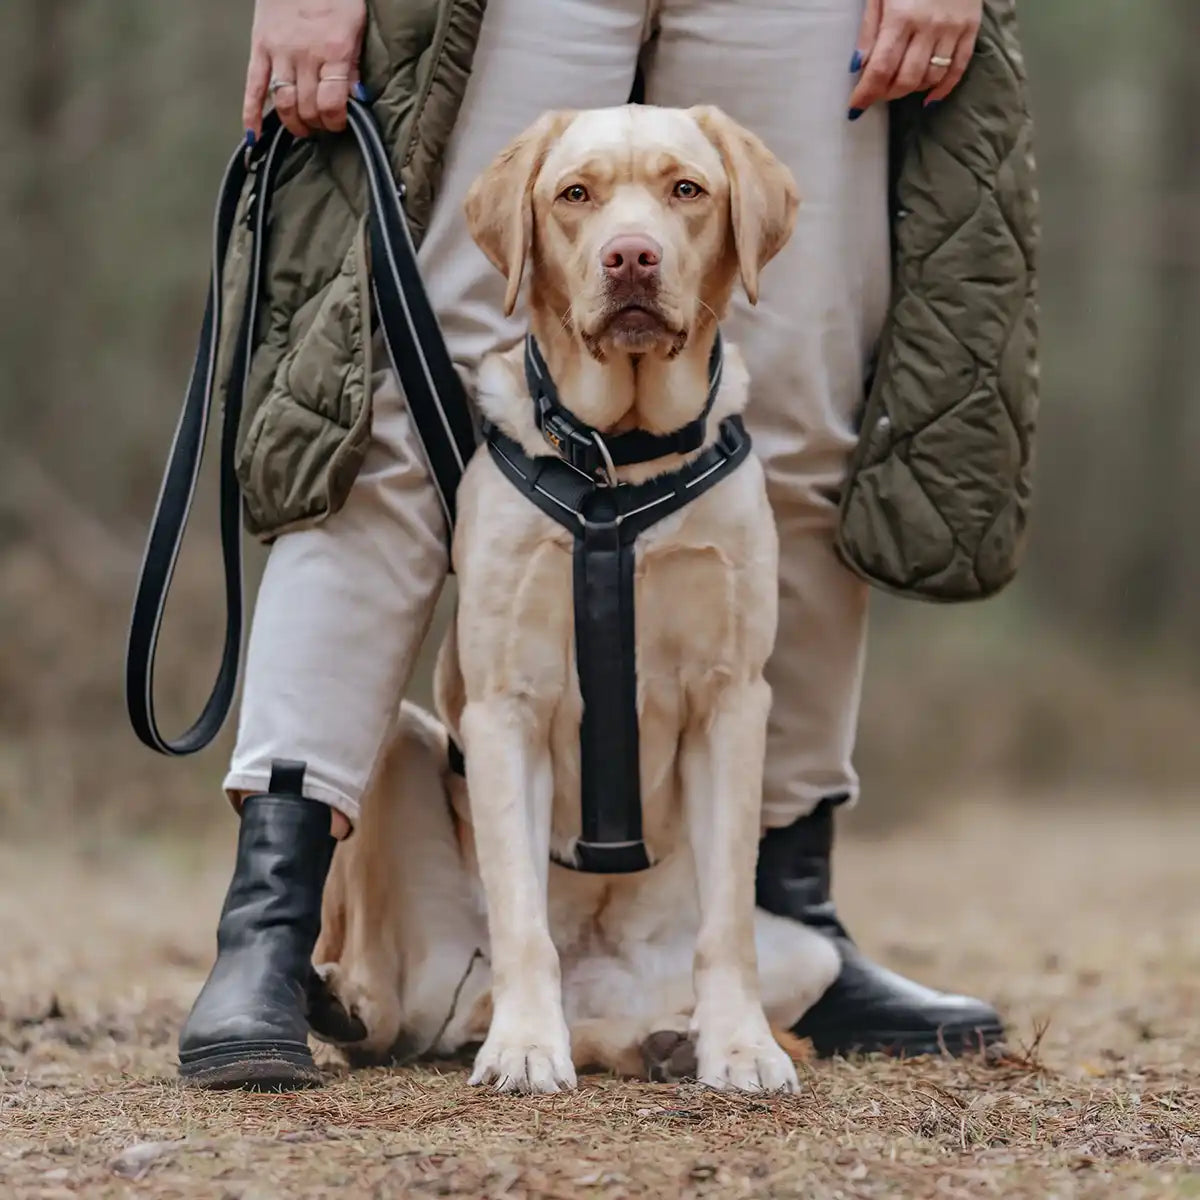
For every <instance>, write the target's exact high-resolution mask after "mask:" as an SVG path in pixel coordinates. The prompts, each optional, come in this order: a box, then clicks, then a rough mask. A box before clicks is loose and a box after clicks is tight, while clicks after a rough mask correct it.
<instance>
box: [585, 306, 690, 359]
mask: <svg viewBox="0 0 1200 1200" xmlns="http://www.w3.org/2000/svg"><path fill="white" fill-rule="evenodd" d="M584 340H585V342H586V343H587V345H588V349H589V350H590V351H591V353H592V354H593V355H595V356H596V357H599V358H603V350H604V349H606V348H607V349H614V350H623V351H625V352H626V353H629V354H642V353H646V352H647V351H650V350H654V349H665V350H666V352H667V353H668V354H669V355H671V356H672V357H673V356H674V355H676V354H678V353H679V351H680V350H682V349H683V346H684V344H685V343H686V342H687V331H686V330H683V329H677V328H676V327H675V326H674V325H673V323H672V322H671V321H670V319H669V318H668V317H667V315H666V313H664V312H663V311H662V310H661V309H660V308H658V307H657V306H655V305H652V304H647V303H642V302H639V301H634V302H633V303H629V304H621V305H619V306H614V307H612V308H610V309H609V311H608V312H607V313H606V314H605V316H604V318H603V320H602V321H601V322H600V323H599V325H598V326H597V328H596V330H595V332H594V333H592V334H590V335H589V336H586V337H585V338H584Z"/></svg>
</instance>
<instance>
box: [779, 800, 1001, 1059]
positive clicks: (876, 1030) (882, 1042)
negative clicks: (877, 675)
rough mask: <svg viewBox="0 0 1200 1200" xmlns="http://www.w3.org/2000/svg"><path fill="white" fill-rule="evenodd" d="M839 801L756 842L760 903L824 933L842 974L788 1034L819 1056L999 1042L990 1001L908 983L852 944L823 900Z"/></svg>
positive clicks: (956, 1049)
mask: <svg viewBox="0 0 1200 1200" xmlns="http://www.w3.org/2000/svg"><path fill="white" fill-rule="evenodd" d="M840 802H841V797H835V798H833V799H830V800H823V801H822V802H821V803H820V804H819V805H818V806H817V808H816V810H815V811H814V812H813V813H811V814H810V815H809V816H807V817H801V818H800V819H799V820H798V821H795V822H793V823H792V824H791V825H788V826H786V827H785V828H783V829H769V830H768V831H767V832H766V834H765V835H764V836H763V839H762V841H761V842H760V843H759V849H758V881H757V882H758V886H757V899H758V904H759V907H760V908H765V909H766V910H767V911H768V912H772V913H775V914H777V915H778V916H781V917H791V918H793V919H794V920H797V921H803V922H804V924H805V925H809V926H811V927H812V928H813V929H817V930H819V931H820V932H822V933H824V934H825V935H826V936H827V937H829V938H830V939H831V940H832V941H833V943H834V945H835V946H837V949H838V953H839V954H840V955H841V958H842V971H841V974H840V975H839V976H838V977H837V979H835V980H834V982H833V983H832V984H831V985H830V987H829V990H828V991H827V992H826V993H825V994H824V995H823V996H822V997H821V998H820V1000H818V1001H817V1002H816V1004H814V1005H813V1006H812V1008H810V1009H809V1010H808V1012H806V1013H805V1014H804V1016H803V1017H802V1018H801V1019H800V1022H799V1024H797V1025H796V1026H795V1027H794V1029H793V1031H792V1032H793V1033H795V1034H796V1035H797V1036H798V1037H805V1038H810V1039H811V1040H812V1043H813V1045H814V1047H815V1048H816V1051H817V1053H818V1054H822V1055H826V1056H828V1055H834V1054H851V1053H854V1052H863V1053H870V1052H878V1051H882V1052H884V1053H889V1054H903V1055H915V1054H940V1053H942V1052H949V1053H951V1054H963V1053H966V1052H968V1051H970V1050H980V1049H982V1048H983V1047H985V1046H987V1045H990V1044H992V1043H994V1042H998V1041H1000V1040H1002V1039H1003V1037H1004V1026H1003V1025H1002V1024H1001V1021H1000V1016H999V1014H998V1013H997V1012H996V1010H995V1009H994V1008H992V1007H991V1006H990V1005H988V1004H985V1003H984V1002H983V1001H982V1000H973V999H971V998H970V997H969V996H953V995H949V994H947V993H945V992H938V991H934V990H933V989H932V988H927V987H924V986H922V985H921V984H919V983H913V982H912V980H910V979H905V978H904V977H903V976H902V975H897V974H896V973H895V972H894V971H889V970H887V969H886V968H885V967H881V966H879V965H877V964H876V963H873V962H871V960H870V959H869V958H867V957H866V956H865V955H864V954H863V953H862V952H861V951H860V950H859V949H858V947H857V946H856V945H855V944H854V942H853V940H852V939H851V937H850V935H849V934H848V933H847V932H846V929H845V927H844V926H843V925H842V923H841V921H840V920H839V919H838V915H837V911H836V910H835V908H834V906H833V900H832V899H831V898H830V855H831V852H832V850H833V810H834V809H835V808H836V807H837V806H838V804H839V803H840Z"/></svg>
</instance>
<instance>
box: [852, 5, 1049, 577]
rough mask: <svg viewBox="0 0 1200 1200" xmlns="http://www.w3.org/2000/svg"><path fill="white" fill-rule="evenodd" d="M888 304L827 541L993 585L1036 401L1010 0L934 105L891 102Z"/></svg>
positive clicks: (861, 567) (1024, 134) (1024, 501)
mask: <svg viewBox="0 0 1200 1200" xmlns="http://www.w3.org/2000/svg"><path fill="white" fill-rule="evenodd" d="M892 127H893V162H892V166H893V205H894V212H893V228H894V238H893V248H894V285H893V288H894V290H893V296H892V306H891V312H890V316H889V319H888V323H887V327H886V329H885V332H884V337H883V340H882V343H881V345H880V349H879V355H878V359H877V367H876V372H875V376H874V380H873V383H872V385H871V387H870V390H869V395H868V398H867V403H866V407H865V410H864V413H863V420H862V426H861V431H860V440H859V444H858V447H857V450H856V453H855V455H854V456H853V460H852V463H851V469H850V473H849V477H848V480H847V484H846V488H845V491H844V493H843V497H842V507H841V528H840V531H839V543H838V548H839V551H840V553H841V555H842V557H843V559H844V560H845V561H846V562H847V563H848V565H850V566H851V568H852V569H854V570H855V571H857V572H858V573H859V574H861V575H863V576H864V577H865V578H866V579H868V580H869V581H870V582H872V583H874V584H876V585H877V586H880V587H883V588H885V589H887V590H889V591H895V592H898V593H902V594H905V595H909V596H914V597H918V598H922V599H930V600H943V601H950V600H965V599H976V598H980V597H984V596H988V595H990V594H992V593H994V592H996V591H998V590H999V589H1000V588H1001V587H1003V586H1004V585H1005V584H1006V583H1007V582H1008V581H1009V580H1010V579H1011V578H1012V577H1013V575H1014V574H1015V572H1016V569H1017V566H1018V563H1019V561H1020V557H1021V552H1022V548H1023V545H1024V540H1025V527H1026V522H1027V519H1028V515H1029V506H1030V494H1031V474H1032V467H1033V443H1034V427H1035V419H1036V413H1037V403H1038V377H1037V362H1036V346H1037V291H1036V270H1035V259H1036V248H1037V240H1038V218H1037V190H1036V180H1035V169H1034V160H1033V146H1032V136H1033V122H1032V118H1031V115H1030V112H1029V106H1028V97H1027V90H1026V76H1025V70H1024V65H1023V62H1022V59H1021V53H1020V48H1019V45H1018V42H1017V35H1016V14H1015V5H1014V3H1013V0H988V3H987V4H986V6H985V10H984V23H983V27H982V30H981V33H980V38H979V42H978V47H977V50H976V53H975V56H974V60H973V61H972V64H971V66H970V68H969V70H968V71H967V74H966V75H965V77H964V79H963V81H962V83H961V84H960V85H959V87H958V88H957V89H956V90H955V91H954V93H952V95H951V96H950V98H949V99H948V100H947V101H946V102H945V103H944V104H942V105H941V106H939V107H938V108H937V109H936V110H935V111H933V112H930V111H927V110H924V109H923V108H922V105H921V100H920V98H919V97H916V98H910V99H909V100H906V101H901V102H900V103H898V104H896V105H894V106H893V112H892Z"/></svg>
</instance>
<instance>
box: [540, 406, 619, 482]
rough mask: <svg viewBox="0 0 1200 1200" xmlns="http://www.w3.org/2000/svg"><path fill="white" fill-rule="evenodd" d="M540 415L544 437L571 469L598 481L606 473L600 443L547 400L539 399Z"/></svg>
mask: <svg viewBox="0 0 1200 1200" xmlns="http://www.w3.org/2000/svg"><path fill="white" fill-rule="evenodd" d="M538 415H539V416H540V418H541V419H540V420H539V421H538V424H539V425H540V426H541V430H542V437H544V438H545V439H546V441H547V442H548V443H549V444H550V447H551V449H553V451H554V453H555V454H557V455H558V457H559V458H561V459H562V460H563V462H565V463H566V464H567V465H568V466H571V467H574V468H575V470H577V471H580V472H581V473H582V474H584V475H587V476H588V477H589V478H595V477H596V476H597V475H599V474H601V473H602V471H603V469H604V465H605V464H604V462H603V460H602V457H601V453H600V451H599V450H598V449H597V446H596V443H595V442H594V441H593V440H592V438H591V437H589V436H588V435H587V434H586V433H584V432H583V430H581V429H580V428H579V427H578V426H577V425H576V424H575V423H574V422H573V421H572V420H571V419H570V418H569V417H567V416H566V415H565V414H564V413H562V412H560V411H557V410H555V409H554V408H552V407H551V406H550V402H549V400H548V399H547V398H546V397H545V396H541V397H539V398H538Z"/></svg>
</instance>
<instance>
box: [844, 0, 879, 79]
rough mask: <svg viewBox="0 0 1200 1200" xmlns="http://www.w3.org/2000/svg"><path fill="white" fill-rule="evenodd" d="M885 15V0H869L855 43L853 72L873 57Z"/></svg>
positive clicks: (851, 64) (851, 61)
mask: <svg viewBox="0 0 1200 1200" xmlns="http://www.w3.org/2000/svg"><path fill="white" fill-rule="evenodd" d="M882 15H883V0H867V4H866V8H865V9H864V10H863V19H862V24H861V25H860V26H859V27H858V41H857V42H856V43H855V47H854V55H853V57H852V58H851V59H850V71H851V74H857V72H859V71H861V70H862V65H863V63H865V62H866V61H867V59H868V58H870V57H871V51H872V50H874V49H875V39H876V38H877V37H878V36H879V22H880V19H881V17H882Z"/></svg>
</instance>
